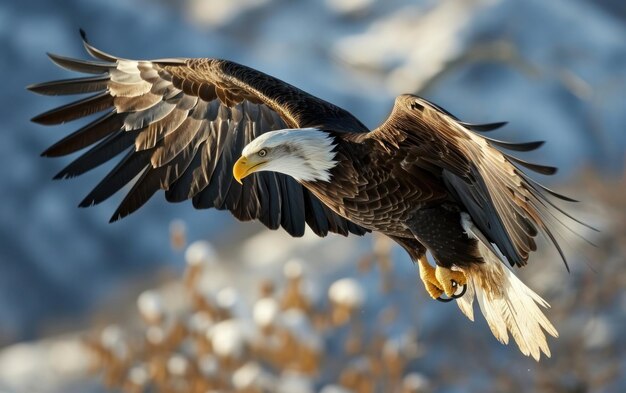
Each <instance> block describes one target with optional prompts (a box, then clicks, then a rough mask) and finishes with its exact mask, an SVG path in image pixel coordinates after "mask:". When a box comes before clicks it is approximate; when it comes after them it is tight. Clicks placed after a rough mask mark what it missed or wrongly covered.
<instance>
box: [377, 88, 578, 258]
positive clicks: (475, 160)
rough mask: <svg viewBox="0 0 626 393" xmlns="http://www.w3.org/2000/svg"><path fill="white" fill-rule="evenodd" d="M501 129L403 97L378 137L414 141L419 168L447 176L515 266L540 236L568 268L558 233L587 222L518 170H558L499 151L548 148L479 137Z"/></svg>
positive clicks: (481, 226)
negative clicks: (463, 119) (566, 208)
mask: <svg viewBox="0 0 626 393" xmlns="http://www.w3.org/2000/svg"><path fill="white" fill-rule="evenodd" d="M501 125H503V124H502V123H494V124H493V125H482V126H481V125H472V124H469V123H464V122H461V121H459V120H458V119H457V118H456V117H454V116H453V115H451V114H450V113H449V112H447V111H445V110H444V109H442V108H440V107H439V106H437V105H435V104H433V103H430V102H429V101H427V100H425V99H423V98H420V97H417V96H412V95H405V96H400V97H398V99H397V100H396V104H395V106H394V109H393V111H392V114H391V115H390V117H389V119H388V120H387V121H386V122H385V123H384V124H383V125H382V126H381V127H379V129H377V130H376V131H374V132H373V133H372V137H375V138H380V139H384V140H387V141H388V140H390V139H393V143H395V144H396V145H398V146H405V147H406V144H407V143H408V144H409V145H410V146H413V147H414V148H416V149H417V150H419V154H418V155H419V157H420V159H418V160H417V161H416V163H417V165H421V166H422V167H424V168H426V169H429V170H430V171H432V172H434V173H435V174H437V175H438V176H441V177H442V178H443V180H444V182H445V184H446V185H447V187H448V189H449V190H450V192H451V194H452V195H453V196H454V197H455V198H457V200H459V201H460V202H461V203H462V204H463V205H464V206H465V208H466V209H467V211H468V213H469V214H470V216H471V219H472V221H473V222H474V223H475V224H476V226H477V227H478V228H479V229H480V230H481V231H482V232H483V233H484V234H485V235H486V236H487V238H488V240H489V241H490V242H493V243H494V244H496V245H497V246H498V248H499V249H500V250H501V251H502V253H503V254H504V256H506V258H507V259H508V261H509V262H510V263H511V264H512V265H513V264H516V265H519V266H522V265H525V264H526V262H527V260H528V256H529V254H530V252H532V251H535V250H536V248H537V247H536V243H535V237H536V236H537V235H538V234H539V233H542V234H543V235H545V236H546V237H547V238H548V239H549V240H550V241H551V242H552V243H553V244H554V246H555V247H556V249H557V251H558V252H559V254H560V255H561V257H562V258H563V261H564V263H565V265H566V266H567V260H566V258H565V254H564V253H563V250H562V247H561V246H560V244H559V242H558V240H557V236H556V235H557V234H559V233H562V231H563V230H568V231H569V230H571V229H570V228H569V227H568V223H567V222H566V219H571V220H573V221H574V222H578V223H580V224H582V225H585V226H586V224H584V223H582V222H580V221H579V220H577V219H576V218H574V217H572V216H571V215H570V214H568V213H567V212H565V211H564V210H563V209H561V208H560V207H558V206H557V205H556V204H555V203H554V202H552V201H551V200H550V199H549V198H548V195H552V196H554V197H556V198H559V199H562V200H565V201H574V200H573V199H571V198H569V197H566V196H563V195H560V194H558V193H556V192H554V191H552V190H550V189H548V188H547V187H545V186H543V185H541V184H539V183H538V182H536V181H535V180H532V179H531V178H530V177H528V176H527V175H526V174H525V173H524V172H522V171H521V169H520V168H519V167H518V165H519V166H522V167H525V168H527V169H530V170H532V171H535V172H538V173H541V174H544V175H551V174H554V173H555V172H556V168H554V167H550V166H545V165H539V164H534V163H530V162H527V161H524V160H521V159H519V158H517V157H514V156H511V155H510V154H508V153H503V152H501V151H500V150H498V149H497V148H505V149H509V150H514V151H530V150H534V149H536V148H538V147H540V146H541V145H542V144H543V142H527V143H521V144H514V143H509V142H504V141H500V140H496V139H492V138H487V137H485V136H483V135H481V134H478V133H476V131H489V130H491V129H495V128H497V127H499V126H501ZM403 144H404V145H403ZM425 163H428V164H427V165H425Z"/></svg>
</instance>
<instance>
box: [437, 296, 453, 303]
mask: <svg viewBox="0 0 626 393" xmlns="http://www.w3.org/2000/svg"><path fill="white" fill-rule="evenodd" d="M437 300H439V301H440V302H441V303H449V302H451V301H453V300H454V297H441V296H439V297H438V298H437Z"/></svg>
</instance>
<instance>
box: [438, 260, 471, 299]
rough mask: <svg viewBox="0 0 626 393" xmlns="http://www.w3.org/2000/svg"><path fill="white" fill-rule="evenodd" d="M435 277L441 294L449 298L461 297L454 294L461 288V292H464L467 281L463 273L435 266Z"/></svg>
mask: <svg viewBox="0 0 626 393" xmlns="http://www.w3.org/2000/svg"><path fill="white" fill-rule="evenodd" d="M435 277H436V279H437V281H438V282H439V286H440V288H442V289H443V292H445V294H446V295H448V296H449V297H460V296H462V294H461V295H458V296H456V292H457V291H458V290H459V288H460V287H463V292H464V291H465V285H466V284H467V279H466V278H465V273H463V272H460V271H458V270H451V269H448V268H445V267H441V266H437V268H436V269H435Z"/></svg>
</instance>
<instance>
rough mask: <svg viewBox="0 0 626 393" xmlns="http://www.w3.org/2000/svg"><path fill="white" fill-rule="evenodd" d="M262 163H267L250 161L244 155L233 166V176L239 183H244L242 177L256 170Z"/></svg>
mask: <svg viewBox="0 0 626 393" xmlns="http://www.w3.org/2000/svg"><path fill="white" fill-rule="evenodd" d="M262 164H265V162H249V161H248V159H247V158H246V157H243V156H242V157H240V158H239V159H238V160H237V162H235V165H234V166H233V177H234V178H235V180H237V182H238V183H239V184H243V183H242V182H241V179H243V178H244V177H246V176H248V175H249V174H251V173H253V172H256V171H255V169H256V168H257V167H258V166H260V165H262Z"/></svg>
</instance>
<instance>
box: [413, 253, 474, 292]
mask: <svg viewBox="0 0 626 393" xmlns="http://www.w3.org/2000/svg"><path fill="white" fill-rule="evenodd" d="M418 266H419V270H420V278H421V279H422V281H423V282H424V287H426V292H428V294H429V295H430V297H432V298H433V299H439V298H440V297H441V295H443V294H444V293H445V294H446V295H447V296H448V297H452V296H453V295H454V294H455V293H456V292H457V291H458V290H459V288H461V287H462V286H464V285H465V284H466V283H467V279H466V278H465V274H464V273H463V272H460V271H457V270H451V269H447V268H445V267H441V266H437V268H434V267H432V266H431V265H430V263H428V260H427V259H426V256H423V257H422V258H420V259H419V260H418ZM459 296H460V295H459Z"/></svg>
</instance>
